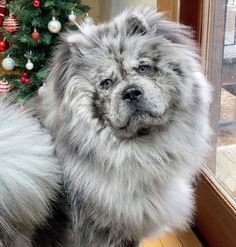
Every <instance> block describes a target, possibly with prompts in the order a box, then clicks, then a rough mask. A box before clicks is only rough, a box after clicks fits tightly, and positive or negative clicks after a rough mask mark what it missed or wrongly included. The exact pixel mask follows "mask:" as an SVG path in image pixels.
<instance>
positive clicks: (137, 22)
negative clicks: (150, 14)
mask: <svg viewBox="0 0 236 247" xmlns="http://www.w3.org/2000/svg"><path fill="white" fill-rule="evenodd" d="M125 25H126V33H127V35H128V36H132V35H145V34H146V33H147V31H148V29H149V27H148V25H147V23H146V22H145V20H144V18H143V17H142V16H141V15H136V14H133V15H130V16H128V17H127V19H126V22H125Z"/></svg>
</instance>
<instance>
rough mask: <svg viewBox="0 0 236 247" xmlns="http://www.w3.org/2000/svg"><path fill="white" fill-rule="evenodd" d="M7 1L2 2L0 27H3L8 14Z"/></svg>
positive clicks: (0, 1)
mask: <svg viewBox="0 0 236 247" xmlns="http://www.w3.org/2000/svg"><path fill="white" fill-rule="evenodd" d="M6 2H7V1H6V0H0V26H2V23H3V20H4V16H5V14H6Z"/></svg>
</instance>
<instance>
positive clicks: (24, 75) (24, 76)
mask: <svg viewBox="0 0 236 247" xmlns="http://www.w3.org/2000/svg"><path fill="white" fill-rule="evenodd" d="M20 80H21V82H22V83H24V84H29V83H30V79H29V73H28V72H22V73H21V74H20Z"/></svg>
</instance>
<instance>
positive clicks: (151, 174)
mask: <svg viewBox="0 0 236 247" xmlns="http://www.w3.org/2000/svg"><path fill="white" fill-rule="evenodd" d="M190 36H191V35H190V34H189V31H188V29H187V28H186V27H184V26H182V25H179V24H176V23H172V22H170V21H167V20H165V19H163V17H162V15H161V14H159V13H157V12H156V11H155V10H152V9H150V8H145V7H138V8H135V9H129V10H126V11H125V12H124V13H122V14H121V15H119V16H118V17H116V18H115V19H114V20H112V21H111V22H108V23H105V24H101V25H98V26H82V27H81V30H80V31H77V32H70V33H67V34H65V35H64V37H63V40H62V42H61V44H60V45H59V46H58V49H57V52H56V53H55V56H54V58H53V60H52V64H51V68H50V74H49V76H48V79H47V81H46V85H45V86H44V87H45V88H44V89H45V90H44V93H43V95H42V102H43V117H44V124H45V126H46V127H47V128H48V129H49V130H50V132H51V134H52V136H53V138H54V139H55V143H56V153H57V157H58V158H59V162H60V164H61V165H62V168H63V173H64V185H65V190H66V193H67V197H68V200H69V206H70V207H69V212H70V219H71V223H70V226H71V227H72V235H71V236H70V237H71V242H70V245H69V246H76V247H77V246H78V247H137V246H138V244H139V243H140V241H141V240H142V239H143V238H144V237H147V236H150V235H153V234H161V233H162V232H163V231H166V230H173V229H183V228H185V227H186V226H188V224H189V222H190V221H191V215H192V211H193V208H194V196H193V189H192V185H191V184H192V182H193V178H194V176H195V175H196V174H197V172H198V171H199V167H200V164H201V162H202V159H203V156H204V155H205V153H206V152H207V151H208V138H209V133H210V128H209V123H208V106H209V101H210V99H209V98H210V96H209V95H210V89H209V88H210V87H209V85H208V82H207V81H206V79H205V78H204V75H203V74H202V72H201V67H200V64H199V58H198V55H197V53H196V51H195V48H194V44H193V42H192V40H191V37H190ZM70 226H68V228H69V227H70ZM64 246H67V245H66V244H65V245H64Z"/></svg>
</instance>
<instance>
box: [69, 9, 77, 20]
mask: <svg viewBox="0 0 236 247" xmlns="http://www.w3.org/2000/svg"><path fill="white" fill-rule="evenodd" d="M68 19H69V21H71V22H75V21H76V15H75V12H74V11H73V10H71V12H70V14H69V16H68Z"/></svg>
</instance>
